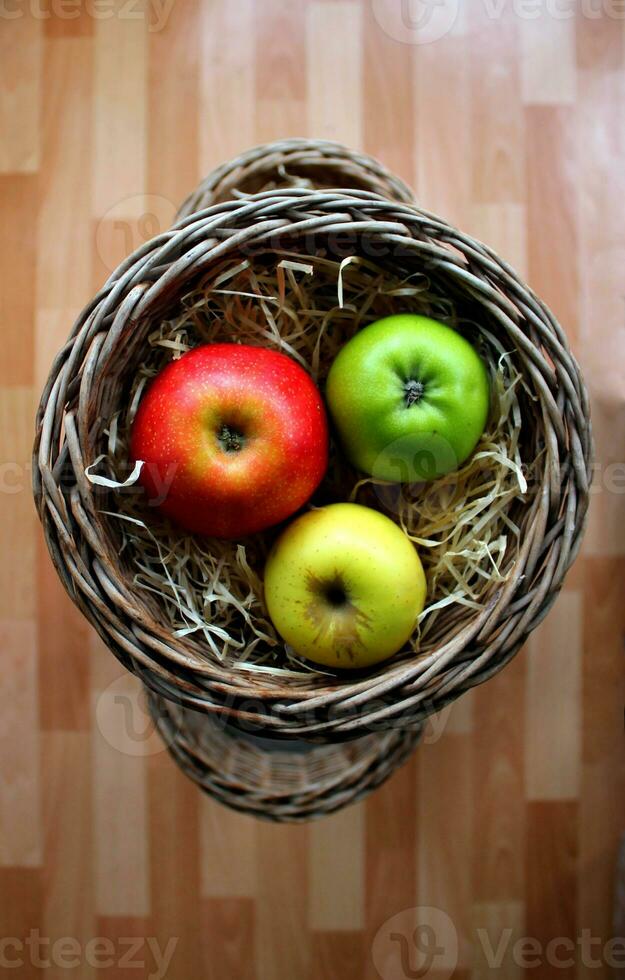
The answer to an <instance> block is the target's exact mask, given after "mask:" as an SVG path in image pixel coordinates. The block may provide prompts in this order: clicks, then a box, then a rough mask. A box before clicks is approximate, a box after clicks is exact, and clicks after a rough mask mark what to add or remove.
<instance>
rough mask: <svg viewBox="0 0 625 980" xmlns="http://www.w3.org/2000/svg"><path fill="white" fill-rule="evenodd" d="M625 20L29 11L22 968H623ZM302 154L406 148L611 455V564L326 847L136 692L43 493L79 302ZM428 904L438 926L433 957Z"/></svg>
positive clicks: (124, 973) (529, 12) (216, 0)
mask: <svg viewBox="0 0 625 980" xmlns="http://www.w3.org/2000/svg"><path fill="white" fill-rule="evenodd" d="M419 10H421V15H419ZM424 10H425V13H426V14H427V13H428V10H429V15H430V16H429V20H428V17H427V16H423V12H424ZM402 12H403V13H402ZM623 16H624V12H623V10H622V4H617V3H616V2H614V3H611V2H610V0H603V2H599V0H597V2H596V3H592V4H591V3H588V2H586V3H583V4H581V5H580V4H575V3H573V2H571V3H570V4H567V3H566V2H562V3H559V4H552V3H548V2H546V0H545V2H543V0H538V2H536V3H534V2H533V3H531V4H524V3H521V2H520V0H517V2H514V3H513V2H512V0H509V2H501V3H487V2H486V0H456V3H455V5H453V3H452V0H445V2H444V3H442V4H439V5H431V4H429V5H428V4H422V5H419V4H417V3H415V4H413V5H412V6H411V4H409V3H408V4H406V3H404V4H401V3H400V2H399V0H362V2H361V0H205V2H202V0H160V2H157V0H139V2H134V0H133V2H129V0H111V2H110V3H108V2H107V3H105V4H96V3H94V2H87V0H76V2H75V3H74V2H73V0H72V2H69V3H68V2H61V0H45V2H41V3H34V2H33V0H16V2H15V3H12V4H5V5H3V7H2V11H0V85H1V91H0V226H1V228H2V244H1V276H2V293H1V298H0V311H1V312H0V323H1V330H2V356H1V357H0V485H1V489H2V494H1V496H0V503H1V509H2V514H1V522H0V555H1V556H2V561H1V562H0V648H1V655H2V668H1V670H0V973H2V974H3V975H4V970H5V969H6V970H7V975H11V976H14V977H20V978H30V977H31V976H33V977H34V976H38V975H39V974H40V973H41V972H43V971H44V969H45V964H46V961H48V968H47V973H48V974H49V976H50V977H51V978H57V977H61V976H63V977H64V976H65V975H66V973H67V971H68V969H69V967H70V966H72V965H73V975H74V976H79V977H80V978H81V980H90V978H95V977H96V976H97V977H107V978H108V977H110V978H125V977H131V978H132V977H135V976H137V975H141V976H152V977H160V976H165V975H166V976H167V977H168V978H169V980H189V978H192V977H193V978H195V977H208V978H212V977H220V978H221V977H228V978H230V980H242V978H246V980H248V978H249V980H252V978H253V980H309V978H310V980H326V978H327V980H330V978H332V980H351V978H354V980H356V978H358V980H363V978H364V980H368V978H375V977H377V976H381V977H382V980H404V978H406V977H408V978H409V977H414V976H422V975H425V974H424V973H423V972H422V971H423V963H424V962H425V961H427V962H426V965H428V966H429V972H427V976H428V977H432V978H434V980H436V978H438V980H446V978H449V977H451V976H452V975H453V976H455V977H457V978H460V980H462V978H465V980H467V978H474V980H477V978H482V977H487V976H491V975H496V976H498V977H501V978H503V980H508V978H511V980H512V978H516V977H518V976H520V975H521V974H522V973H523V972H525V970H526V969H528V970H530V972H532V973H533V975H535V976H539V977H540V978H541V980H543V978H547V977H551V976H554V977H577V978H585V977H587V976H590V977H595V978H600V977H601V978H603V977H606V978H607V977H610V976H612V975H616V974H613V973H612V967H611V964H612V963H615V964H618V963H619V962H620V963H621V964H622V963H623V961H624V960H625V956H624V955H623V950H622V946H621V947H619V946H618V944H616V943H614V942H613V943H612V945H609V941H610V939H611V938H612V936H613V930H612V904H613V891H614V887H613V878H614V869H615V863H616V855H617V847H618V842H619V838H620V835H621V834H622V833H623V832H624V831H625V768H624V762H623V758H624V756H623V720H622V708H623V690H624V675H625V672H624V669H623V632H624V626H625V602H624V601H623V598H624V597H623V581H624V580H625V497H624V492H625V471H624V463H623V460H624V459H625V385H624V379H623V358H624V356H625V337H624V332H623V324H624V320H625V308H624V306H623V269H624V268H625V223H624V221H623V202H624V201H625V166H624V160H625V111H624V106H625V31H624V22H623ZM402 17H403V19H402ZM285 135H311V136H312V135H314V136H321V137H329V138H335V139H340V140H342V141H344V142H347V143H350V144H352V145H354V146H355V147H360V148H363V149H365V150H367V151H370V152H372V153H374V154H376V155H378V156H379V157H381V158H382V159H383V160H384V161H385V162H386V163H387V164H388V165H389V166H390V167H392V168H394V169H395V170H397V171H398V172H399V173H400V174H401V175H402V176H403V177H404V178H405V179H407V180H408V181H410V182H411V183H412V184H413V185H414V186H415V187H416V188H417V192H418V195H419V198H420V200H421V201H422V202H423V203H424V205H425V206H426V207H427V208H429V209H430V210H434V211H439V212H440V213H442V214H443V215H444V216H445V217H446V218H448V219H450V220H451V221H453V222H456V223H458V224H459V225H461V226H462V227H463V228H465V229H466V230H468V231H469V232H471V233H473V234H475V235H476V236H478V237H482V238H483V239H485V240H486V241H487V242H489V243H490V244H491V245H493V246H494V247H495V248H497V249H499V250H500V251H501V252H502V253H503V255H504V256H506V257H507V258H509V260H510V261H511V262H512V263H513V264H514V265H515V266H516V267H517V268H518V269H519V270H520V271H521V272H523V273H524V274H526V275H527V277H528V278H529V281H530V283H531V284H532V285H533V286H534V287H535V288H536V290H538V291H539V292H540V293H541V294H542V296H543V297H544V298H545V299H546V300H547V301H548V302H549V303H550V304H552V306H553V308H554V310H555V312H556V314H558V315H559V316H560V317H561V319H562V321H563V323H564V324H565V326H566V328H567V330H568V332H569V335H570V337H571V340H572V343H573V346H574V349H575V352H576V354H577V355H578V357H579V359H580V361H581V363H582V365H583V367H584V370H585V373H586V377H587V381H588V383H589V385H590V388H591V390H592V396H593V412H594V426H595V432H596V440H597V470H596V483H595V488H594V493H593V499H592V514H591V519H590V525H589V530H588V534H587V537H586V541H585V546H584V551H583V556H582V557H581V559H580V560H579V561H578V562H577V564H576V566H575V568H574V570H573V572H572V573H571V575H570V577H569V579H568V581H567V583H566V586H565V588H564V591H563V593H562V595H561V597H560V598H559V601H558V602H557V604H556V606H555V608H554V610H553V612H552V613H551V614H550V616H549V617H548V619H547V621H546V622H545V623H544V625H543V626H542V628H541V629H540V630H539V631H538V633H537V634H535V636H534V637H533V638H532V639H531V642H529V643H528V645H527V647H526V649H525V650H524V651H523V653H522V654H521V655H520V656H519V657H518V658H517V660H516V661H515V662H514V663H513V664H512V665H511V666H510V667H509V668H508V669H507V670H505V671H504V672H503V673H502V674H501V675H499V677H498V678H496V679H494V680H492V681H491V682H490V683H489V684H487V685H486V686H484V687H482V688H480V689H479V690H476V691H475V692H473V693H472V694H471V695H470V696H468V697H467V698H465V699H464V700H463V701H462V702H461V703H459V704H458V705H456V706H455V707H454V709H453V710H452V711H451V713H449V714H448V715H446V717H445V718H443V719H436V720H435V722H434V723H433V725H432V726H431V729H430V732H429V735H428V738H427V740H426V741H427V743H428V744H426V745H424V746H423V747H422V748H421V749H420V750H419V751H418V753H417V754H416V756H415V757H414V759H413V760H412V762H411V763H410V764H409V765H407V766H406V767H405V768H404V769H403V770H402V771H401V772H400V773H399V774H397V775H396V776H395V777H394V778H393V780H392V781H391V782H390V783H389V784H387V785H386V786H385V787H384V788H383V789H382V790H381V791H380V792H378V793H377V794H376V795H374V796H373V797H372V798H371V799H370V800H368V801H367V802H366V803H365V804H363V805H361V806H359V807H356V808H354V809H351V810H348V811H346V812H344V813H341V814H339V815H337V816H335V817H333V818H330V819H327V820H326V821H324V822H322V823H319V824H316V825H312V826H309V827H297V828H289V827H286V828H284V827H274V826H270V825H264V824H260V823H255V822H253V821H251V820H250V819H247V818H244V817H240V816H236V815H234V816H233V815H232V814H230V813H229V812H228V811H226V810H224V809H221V808H219V807H218V806H217V805H214V804H213V803H211V802H209V801H208V800H207V799H204V798H201V797H200V795H199V794H198V793H197V792H196V790H195V788H194V787H193V786H192V785H191V784H190V783H188V782H187V781H185V779H184V778H183V777H182V776H181V775H179V773H178V772H177V770H176V769H175V768H174V767H173V765H172V764H171V763H170V761H169V759H168V758H167V756H166V755H165V754H164V753H163V752H162V751H160V750H159V743H158V742H157V741H156V740H155V737H154V736H150V733H149V731H147V729H146V720H145V717H144V716H143V715H142V713H141V708H140V705H139V702H138V700H137V684H136V683H135V681H134V679H133V678H130V677H122V676H121V669H120V668H119V667H118V666H117V664H116V662H115V661H114V660H113V658H112V657H111V656H110V655H108V654H107V652H106V651H105V650H104V649H103V648H102V646H101V644H100V642H99V641H98V640H97V639H96V637H95V636H94V634H93V633H92V632H91V630H90V629H89V628H88V627H87V626H86V625H85V623H84V622H83V621H82V619H81V618H80V616H79V615H78V614H77V613H76V612H75V610H74V609H73V607H72V606H71V605H70V603H69V601H68V600H67V599H66V597H65V595H64V593H63V591H62V589H61V586H60V585H59V584H58V583H57V581H56V577H55V574H54V572H53V570H52V567H51V564H50V561H49V558H48V556H47V553H46V551H45V548H44V547H43V546H42V542H41V535H40V530H39V526H38V524H37V521H36V517H35V514H34V508H33V506H32V502H31V496H30V476H29V454H30V447H31V441H32V436H33V410H34V405H35V401H36V397H37V394H38V391H39V389H40V387H41V385H42V384H43V381H44V378H45V376H46V374H47V371H48V368H49V365H50V361H51V358H52V356H53V354H54V352H55V351H56V349H57V348H58V347H59V346H60V345H61V343H62V342H63V341H64V339H65V337H66V334H67V332H68V330H69V327H70V325H71V322H72V319H73V317H74V315H75V313H76V312H77V311H78V310H79V309H80V307H81V306H82V304H84V303H85V302H86V301H87V300H88V299H89V298H90V297H91V295H92V294H93V292H94V291H95V290H96V289H97V287H98V286H99V285H100V284H101V282H102V280H103V278H104V277H105V276H106V275H107V273H108V271H109V270H110V269H111V268H113V267H114V266H115V264H116V263H117V262H118V261H119V260H120V259H121V258H122V257H123V256H124V255H125V254H126V253H127V252H128V251H129V250H130V249H131V248H132V247H134V246H136V245H137V244H139V243H140V242H141V241H142V240H143V239H144V238H146V237H148V236H150V235H152V234H154V233H156V232H157V231H158V230H159V229H161V228H165V227H167V225H168V223H169V222H170V221H171V218H172V215H173V213H174V210H175V207H176V205H177V204H178V203H179V202H180V201H181V199H182V198H183V196H184V195H185V194H186V192H188V191H189V190H190V189H191V188H192V187H193V185H194V184H195V183H196V181H197V180H199V178H200V177H201V176H203V175H204V174H205V172H207V171H208V170H209V169H210V168H212V167H213V166H214V165H216V164H217V163H219V162H220V161H222V160H223V159H225V158H227V157H229V156H230V155H232V154H233V153H235V152H237V151H240V150H242V149H244V148H246V147H247V146H249V145H252V144H254V143H258V142H261V141H265V140H269V139H274V138H278V137H281V136H285ZM414 907H426V908H428V909H430V912H428V913H427V914H424V915H425V919H426V921H427V922H429V923H430V930H429V931H427V932H425V933H423V935H422V934H418V936H417V937H416V938H417V940H418V942H417V946H416V948H415V949H413V950H412V951H411V950H410V943H411V942H412V940H413V936H412V931H413V926H411V925H410V922H411V921H412V920H411V919H410V915H411V913H410V909H412V908H414ZM405 910H408V911H407V912H406V911H405ZM402 912H404V917H403V918H402V917H401V916H400V918H399V919H394V918H393V917H394V916H397V915H398V914H399V913H402ZM428 916H430V918H429V919H428V918H427V917H428ZM413 925H414V924H413ZM391 934H403V935H404V937H405V941H406V944H407V946H406V948H407V949H408V951H409V953H410V956H409V957H408V959H404V963H403V966H402V962H401V959H400V958H398V952H399V945H398V944H397V942H396V941H395V940H393V939H392V935H391ZM29 935H30V944H29V945H25V944H24V942H25V940H27V939H28V938H29ZM133 937H134V938H133ZM584 937H585V938H584ZM523 939H525V940H526V942H525V944H524V945H523V944H520V945H519V943H518V941H519V940H521V941H522V940H523ZM431 940H435V941H434V944H433V945H432V943H431ZM554 940H555V941H556V942H555V943H554ZM589 940H591V941H592V942H591V943H590V945H589ZM39 941H40V942H39ZM394 943H395V945H394ZM584 943H585V945H584ZM515 944H516V945H515ZM419 949H421V951H422V953H423V955H422V956H421V958H420V954H419ZM454 950H456V951H457V952H454ZM571 950H573V952H571ZM423 951H425V952H423ZM619 955H620V960H619ZM493 958H495V962H496V963H498V964H499V965H498V966H494V965H493ZM138 962H143V964H144V966H143V972H141V973H139V971H138V970H137V969H135V968H133V965H132V964H133V963H134V964H135V966H136V964H137V963H138ZM9 969H10V973H9V972H8V971H9ZM621 969H623V966H621ZM420 971H421V972H420ZM70 972H71V971H70Z"/></svg>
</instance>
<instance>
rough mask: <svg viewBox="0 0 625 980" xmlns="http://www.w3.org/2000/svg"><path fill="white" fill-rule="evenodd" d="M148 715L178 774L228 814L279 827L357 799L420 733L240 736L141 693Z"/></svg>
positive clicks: (395, 765) (408, 750)
mask: <svg viewBox="0 0 625 980" xmlns="http://www.w3.org/2000/svg"><path fill="white" fill-rule="evenodd" d="M147 698H148V704H149V709H150V713H151V715H152V718H153V719H154V723H155V725H156V727H157V729H158V731H159V733H160V735H161V737H162V738H163V740H164V742H165V744H166V746H167V749H168V751H169V753H170V755H171V756H172V758H173V759H174V761H175V762H176V763H177V764H178V766H179V767H180V769H181V770H182V771H183V772H184V773H185V774H186V775H187V776H189V778H190V779H192V780H193V782H194V783H196V784H197V785H198V786H199V787H200V789H202V790H203V791H204V792H205V793H208V795H209V796H212V797H213V798H214V799H216V800H218V801H219V802H220V803H223V804H224V805H225V806H228V807H230V808H231V809H233V810H238V811H240V812H243V813H249V814H251V815H253V816H255V817H259V818H261V819H265V820H272V821H278V822H285V823H286V822H289V823H294V822H302V821H307V820H314V819H316V818H318V817H322V816H324V815H326V814H328V813H333V812H335V811H336V810H340V809H341V808H342V807H344V806H348V805H349V804H350V803H355V802H356V801H357V800H361V799H363V797H365V796H367V795H368V794H369V793H370V792H372V791H373V790H374V789H376V787H378V786H379V785H380V784H381V783H383V782H384V781H385V780H386V779H388V777H389V776H390V775H392V773H393V772H394V771H395V770H396V769H397V768H398V767H399V766H401V765H402V763H404V762H405V761H406V760H407V758H408V756H409V755H410V753H411V752H412V750H413V749H414V748H415V746H416V745H417V743H418V741H419V739H420V737H421V729H420V728H418V729H414V730H401V731H397V730H393V731H388V732H380V733H378V732H376V733H371V734H369V735H364V736H361V737H360V738H356V739H353V740H352V741H348V742H339V743H330V744H324V745H319V744H317V743H314V742H304V741H291V740H289V741H285V740H282V739H271V738H264V737H261V736H257V735H251V734H249V733H247V732H242V731H240V730H239V729H237V728H235V727H234V726H232V725H229V724H224V722H223V721H222V720H220V719H219V718H218V717H215V716H213V715H205V714H202V713H200V712H197V711H192V710H191V709H189V708H184V707H181V706H180V705H177V704H174V703H172V702H171V701H167V700H166V699H165V698H161V697H159V696H158V695H156V694H154V693H153V692H152V691H147Z"/></svg>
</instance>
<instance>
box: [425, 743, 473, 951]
mask: <svg viewBox="0 0 625 980" xmlns="http://www.w3.org/2000/svg"><path fill="white" fill-rule="evenodd" d="M418 763H419V794H418V808H419V837H418V842H417V875H418V879H417V896H418V902H417V904H418V905H421V906H431V907H434V908H435V909H440V910H442V912H444V913H445V915H447V916H448V917H449V918H450V919H451V921H452V923H453V925H454V928H455V931H456V933H457V937H458V960H457V966H459V967H460V968H461V969H468V968H469V967H470V966H471V959H472V951H471V938H470V931H471V929H470V927H471V922H470V896H471V872H472V866H473V864H472V836H473V795H472V794H473V786H472V779H471V743H470V739H469V737H468V736H466V735H454V734H448V733H445V735H443V737H442V738H441V739H440V741H438V742H437V743H436V744H435V745H431V746H428V747H427V751H422V752H419V753H418ZM447 965H448V962H447V961H446V960H445V957H444V956H443V957H442V960H441V962H440V963H439V962H437V963H436V966H437V967H439V968H442V967H445V966H447Z"/></svg>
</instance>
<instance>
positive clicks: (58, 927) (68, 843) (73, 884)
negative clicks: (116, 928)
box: [42, 732, 95, 980]
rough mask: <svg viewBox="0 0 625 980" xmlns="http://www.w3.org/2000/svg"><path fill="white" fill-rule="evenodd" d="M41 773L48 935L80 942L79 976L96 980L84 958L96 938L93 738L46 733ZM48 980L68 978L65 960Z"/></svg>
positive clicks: (53, 968)
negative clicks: (93, 855) (93, 854)
mask: <svg viewBox="0 0 625 980" xmlns="http://www.w3.org/2000/svg"><path fill="white" fill-rule="evenodd" d="M42 773H43V786H44V794H43V798H44V820H45V844H46V859H47V860H46V869H45V874H44V899H43V924H44V935H46V936H50V937H51V938H52V939H53V940H54V941H57V940H59V939H61V938H63V937H68V936H69V937H71V938H72V939H74V940H76V941H77V942H78V943H79V944H80V950H81V952H80V953H78V954H77V956H78V959H79V961H80V976H81V978H82V977H83V976H84V977H85V978H86V980H91V978H92V977H94V976H95V970H94V969H93V968H92V966H91V964H90V963H89V962H88V958H87V957H85V956H84V950H85V947H86V945H87V943H88V942H89V941H90V940H91V938H92V937H93V936H94V933H95V917H94V888H93V879H92V875H91V854H92V848H93V839H92V833H93V829H92V828H93V815H92V811H91V751H90V736H89V735H88V734H86V733H83V732H81V733H78V732H46V734H45V735H44V736H43V752H42ZM51 859H52V860H51ZM70 959H71V957H70ZM46 974H47V975H48V976H50V977H53V978H54V980H62V978H63V977H66V976H67V969H66V967H65V966H64V965H63V958H62V957H61V959H60V962H59V961H58V959H57V957H54V956H53V957H52V966H51V968H50V970H48V971H46Z"/></svg>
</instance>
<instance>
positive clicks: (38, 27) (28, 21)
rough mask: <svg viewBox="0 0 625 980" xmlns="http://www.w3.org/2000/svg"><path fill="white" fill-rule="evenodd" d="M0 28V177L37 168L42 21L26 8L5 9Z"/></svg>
mask: <svg viewBox="0 0 625 980" xmlns="http://www.w3.org/2000/svg"><path fill="white" fill-rule="evenodd" d="M1 17H2V23H1V25H0V28H1V29H0V174H18V173H20V174H33V173H35V172H36V171H37V169H38V168H39V164H40V147H41V117H40V109H39V106H40V95H41V51H42V21H41V19H40V18H39V17H37V16H36V10H35V9H34V8H33V7H32V6H31V7H30V8H29V6H28V5H27V4H25V5H17V6H14V5H7V7H6V8H5V10H3V12H2V15H1Z"/></svg>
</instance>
